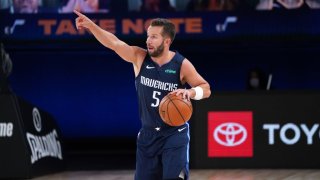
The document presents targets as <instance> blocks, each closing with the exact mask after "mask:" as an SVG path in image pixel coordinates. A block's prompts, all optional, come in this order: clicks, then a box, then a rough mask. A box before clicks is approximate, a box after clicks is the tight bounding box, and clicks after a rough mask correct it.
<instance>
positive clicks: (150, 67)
mask: <svg viewBox="0 0 320 180" xmlns="http://www.w3.org/2000/svg"><path fill="white" fill-rule="evenodd" d="M146 68H147V69H153V68H155V67H154V66H149V65H147V66H146Z"/></svg>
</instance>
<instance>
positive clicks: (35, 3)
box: [1, 0, 39, 14]
mask: <svg viewBox="0 0 320 180" xmlns="http://www.w3.org/2000/svg"><path fill="white" fill-rule="evenodd" d="M1 1H2V0H1ZM38 10H39V0H13V6H12V8H11V10H10V12H11V13H30V14H31V13H38Z"/></svg>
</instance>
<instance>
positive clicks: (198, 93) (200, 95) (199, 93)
mask: <svg viewBox="0 0 320 180" xmlns="http://www.w3.org/2000/svg"><path fill="white" fill-rule="evenodd" d="M192 89H193V90H195V91H196V95H195V96H194V97H193V99H194V100H200V99H202V98H203V89H202V87H200V86H197V87H194V88H192Z"/></svg>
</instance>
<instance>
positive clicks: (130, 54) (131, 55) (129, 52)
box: [74, 10, 146, 68]
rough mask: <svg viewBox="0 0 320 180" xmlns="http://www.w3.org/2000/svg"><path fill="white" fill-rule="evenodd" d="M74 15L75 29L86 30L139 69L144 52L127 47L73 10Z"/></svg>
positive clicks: (135, 47)
mask: <svg viewBox="0 0 320 180" xmlns="http://www.w3.org/2000/svg"><path fill="white" fill-rule="evenodd" d="M74 13H76V14H77V15H78V17H77V18H76V27H77V29H82V28H87V29H88V30H89V31H90V32H91V33H92V34H93V35H94V37H95V38H96V39H97V40H98V41H99V42H100V43H101V44H103V45H104V46H105V47H107V48H109V49H112V50H113V51H115V52H116V53H117V54H118V55H119V56H120V57H121V58H122V59H124V60H125V61H128V62H131V63H133V64H134V65H136V66H137V67H135V68H139V65H141V61H142V60H143V59H144V56H145V55H146V50H145V49H142V48H140V47H137V46H129V45H128V44H126V43H125V42H123V41H121V40H120V39H118V38H117V37H116V36H115V35H114V34H112V33H110V32H108V31H106V30H104V29H102V28H100V27H99V26H98V25H96V24H95V23H94V22H93V21H91V20H90V19H89V18H88V17H87V16H85V15H83V14H82V13H80V12H78V11H76V10H74Z"/></svg>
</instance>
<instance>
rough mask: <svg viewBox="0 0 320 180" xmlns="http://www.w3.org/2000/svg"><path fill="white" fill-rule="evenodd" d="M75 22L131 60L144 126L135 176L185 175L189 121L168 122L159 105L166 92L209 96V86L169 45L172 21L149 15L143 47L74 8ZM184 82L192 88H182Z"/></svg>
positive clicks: (142, 179) (150, 179)
mask: <svg viewBox="0 0 320 180" xmlns="http://www.w3.org/2000/svg"><path fill="white" fill-rule="evenodd" d="M74 12H75V13H76V14H77V15H78V17H77V18H76V27H77V28H78V29H81V28H87V29H88V30H90V31H91V32H92V34H93V35H94V36H95V38H96V39H97V40H98V41H99V42H100V43H101V44H103V45H104V46H106V47H107V48H110V49H112V50H113V51H115V52H116V53H117V54H118V55H119V56H120V57H121V58H122V59H124V60H125V61H127V62H130V63H132V64H133V69H134V73H135V77H136V78H135V85H136V90H137V94H138V97H139V98H138V101H139V111H140V118H141V121H142V128H141V130H140V132H139V134H138V137H137V154H136V161H137V162H136V172H135V179H136V180H158V179H159V180H160V179H166V180H169V179H171V180H174V179H188V177H189V157H188V151H189V140H190V139H189V125H188V124H187V123H186V124H184V125H182V126H180V127H171V126H168V125H166V124H165V123H164V122H163V121H162V120H161V118H160V115H159V112H158V106H159V103H160V100H161V99H162V98H163V97H164V96H165V95H167V94H168V93H172V94H176V95H182V96H183V97H184V98H187V99H189V100H190V98H192V99H195V100H200V99H203V98H208V97H209V96H210V94H211V91H210V86H209V84H208V83H207V81H205V80H204V79H203V78H202V77H201V76H200V75H199V74H198V72H197V71H196V69H195V68H194V66H193V65H192V64H191V62H190V61H189V60H187V59H186V58H185V57H183V56H182V55H181V54H179V53H178V52H177V51H171V50H170V49H169V48H170V45H171V43H172V42H173V39H174V37H175V27H174V24H172V23H171V22H170V21H168V20H166V19H154V20H152V22H151V24H150V26H149V28H148V31H147V34H148V37H147V41H146V44H147V49H143V48H140V47H137V46H129V45H128V44H126V43H125V42H123V41H121V40H119V39H118V38H117V37H116V36H115V35H113V34H112V33H110V32H107V31H105V30H103V29H101V28H100V27H99V26H97V25H96V24H95V23H93V22H92V21H91V20H90V19H89V18H87V17H86V16H84V15H83V14H81V13H79V12H77V11H74ZM186 83H188V84H189V85H190V86H191V87H192V88H191V89H185V88H184V85H185V84H186Z"/></svg>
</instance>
